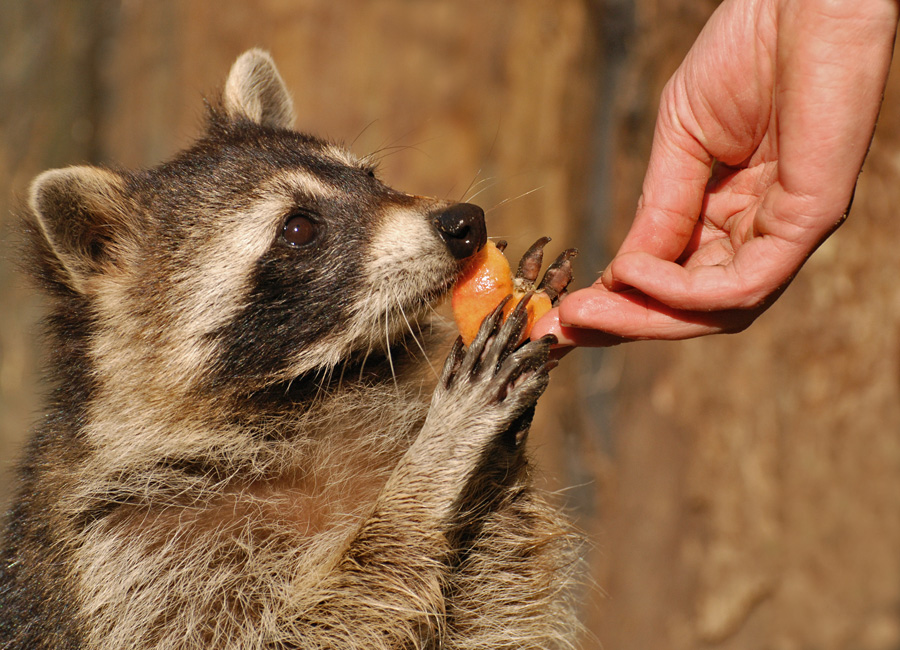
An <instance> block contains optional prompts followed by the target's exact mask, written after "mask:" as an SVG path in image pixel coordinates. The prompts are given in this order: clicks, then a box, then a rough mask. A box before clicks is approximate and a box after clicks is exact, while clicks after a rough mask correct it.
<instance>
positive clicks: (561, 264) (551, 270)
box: [538, 248, 578, 307]
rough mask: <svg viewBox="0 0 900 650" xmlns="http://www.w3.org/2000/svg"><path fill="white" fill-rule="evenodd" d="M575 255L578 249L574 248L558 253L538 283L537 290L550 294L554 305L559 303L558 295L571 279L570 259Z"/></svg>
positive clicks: (564, 290)
mask: <svg viewBox="0 0 900 650" xmlns="http://www.w3.org/2000/svg"><path fill="white" fill-rule="evenodd" d="M577 255H578V250H577V249H575V248H568V249H566V250H564V251H563V252H562V253H560V255H559V257H557V258H556V260H555V261H554V262H553V264H551V265H550V266H549V267H548V268H547V271H546V272H545V273H544V277H543V279H542V280H541V283H540V284H539V285H538V290H539V291H540V290H543V291H544V293H546V294H547V295H548V296H550V300H552V301H553V306H554V307H555V306H556V305H558V304H559V298H560V296H562V295H563V294H564V293H565V292H566V287H568V286H569V283H570V282H571V281H572V277H573V275H572V260H573V259H575V257H576V256H577Z"/></svg>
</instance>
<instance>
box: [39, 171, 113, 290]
mask: <svg viewBox="0 0 900 650" xmlns="http://www.w3.org/2000/svg"><path fill="white" fill-rule="evenodd" d="M28 203H29V206H30V207H31V210H32V212H33V213H34V216H35V217H36V219H37V223H38V226H39V227H40V230H41V234H43V236H44V238H45V239H46V240H47V243H48V244H49V245H50V249H51V250H52V251H53V253H54V255H56V257H57V259H58V260H59V262H60V264H61V265H62V268H63V270H64V272H65V274H66V276H67V282H68V284H70V286H71V287H72V288H73V289H75V290H76V291H79V292H82V293H83V292H84V288H85V282H86V281H87V280H88V279H89V278H90V277H91V276H92V275H94V274H96V273H98V272H100V271H101V270H103V269H104V268H108V267H109V265H110V264H111V263H115V262H116V261H117V260H118V259H119V257H120V254H121V252H122V244H123V243H124V241H125V237H126V236H127V233H128V232H130V229H129V228H128V226H127V225H126V224H127V223H128V217H127V216H126V215H127V210H128V208H127V205H128V200H127V199H126V196H125V193H124V179H123V178H122V177H121V176H120V175H119V174H116V173H115V172H112V171H108V170H105V169H99V168H97V167H86V166H85V167H67V168H65V169H52V170H50V171H46V172H44V173H43V174H41V175H40V176H38V177H37V178H36V179H34V181H33V182H32V184H31V190H30V195H29V201H28Z"/></svg>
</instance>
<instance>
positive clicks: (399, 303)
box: [391, 287, 438, 377]
mask: <svg viewBox="0 0 900 650" xmlns="http://www.w3.org/2000/svg"><path fill="white" fill-rule="evenodd" d="M391 290H392V292H393V294H394V300H396V301H397V308H398V309H399V310H400V315H401V316H403V320H404V321H405V322H406V327H407V328H408V329H409V334H410V336H412V339H413V341H415V343H416V345H417V346H418V348H419V350H421V351H422V357H423V358H424V359H425V363H427V364H428V367H429V368H431V372H432V373H433V374H434V376H435V377H437V376H438V374H437V370H435V368H434V366H433V365H432V364H431V359H429V358H428V353H427V352H425V348H424V347H422V343H421V342H420V341H419V338H418V337H417V336H416V333H415V332H414V331H413V328H412V325H411V324H410V322H409V318H407V317H406V312H405V311H404V310H403V303H402V302H401V301H400V298H399V297H398V296H397V292H396V291H394V290H393V287H392V288H391ZM416 324H417V325H418V322H417V323H416ZM419 334H420V335H421V334H422V332H421V331H420V332H419Z"/></svg>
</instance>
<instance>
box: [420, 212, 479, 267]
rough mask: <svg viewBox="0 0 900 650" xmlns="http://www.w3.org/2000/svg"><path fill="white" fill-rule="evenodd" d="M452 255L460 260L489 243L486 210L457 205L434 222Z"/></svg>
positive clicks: (435, 218) (441, 214) (441, 213)
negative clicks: (485, 222)
mask: <svg viewBox="0 0 900 650" xmlns="http://www.w3.org/2000/svg"><path fill="white" fill-rule="evenodd" d="M432 223H433V224H434V227H435V229H436V230H437V232H438V235H440V237H441V239H443V240H444V243H445V244H446V245H447V249H448V250H449V251H450V254H451V255H453V257H455V258H456V259H458V260H461V259H464V258H466V257H470V256H472V255H474V254H475V253H477V252H478V251H479V250H481V248H482V247H483V246H484V244H485V242H487V228H486V227H485V225H484V210H482V209H481V208H479V207H478V206H477V205H473V204H471V203H456V204H454V205H451V206H450V207H449V208H445V209H444V210H443V211H441V212H440V213H438V214H436V215H435V216H434V220H433V221H432Z"/></svg>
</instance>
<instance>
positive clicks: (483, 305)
mask: <svg viewBox="0 0 900 650" xmlns="http://www.w3.org/2000/svg"><path fill="white" fill-rule="evenodd" d="M510 294H512V296H513V297H512V300H510V301H509V302H507V303H506V306H505V307H504V309H503V317H504V318H506V317H507V316H509V312H511V311H512V310H513V309H514V308H515V306H516V305H517V304H519V302H520V301H521V300H522V298H524V297H525V294H526V291H524V290H521V289H519V288H516V287H515V286H514V284H513V277H512V272H511V270H510V267H509V261H507V259H506V256H505V255H504V254H503V253H502V252H501V251H500V249H499V248H497V246H496V245H495V244H494V242H492V241H490V240H488V242H487V244H485V245H484V248H482V249H481V250H480V251H478V252H477V253H476V254H475V255H474V256H473V258H472V260H471V261H470V263H469V265H468V266H467V267H466V268H465V269H464V270H463V272H462V274H461V275H460V276H459V279H458V280H457V282H456V285H455V286H454V287H453V292H452V295H451V306H452V307H453V318H454V320H455V321H456V326H457V328H459V333H460V335H461V336H462V339H463V343H465V344H466V345H469V344H470V343H471V342H472V341H473V340H474V338H475V335H476V334H477V333H478V329H479V328H480V327H481V322H482V321H483V320H484V319H485V318H486V317H487V315H488V314H490V313H491V312H492V311H494V308H495V307H496V306H497V305H498V304H499V303H500V301H501V300H503V299H504V298H506V296H508V295H510ZM552 306H553V304H552V301H551V300H550V296H548V295H547V294H546V293H545V292H544V291H542V290H539V291H536V292H534V294H533V295H532V296H531V300H529V302H528V305H527V307H526V310H527V312H528V322H527V324H526V326H525V331H524V332H523V334H522V340H525V339H526V338H527V337H528V335H529V334H530V333H531V327H532V325H533V324H534V322H535V321H536V320H537V319H539V318H540V317H541V316H543V315H544V314H546V313H547V312H548V311H550V308H551V307H552Z"/></svg>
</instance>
